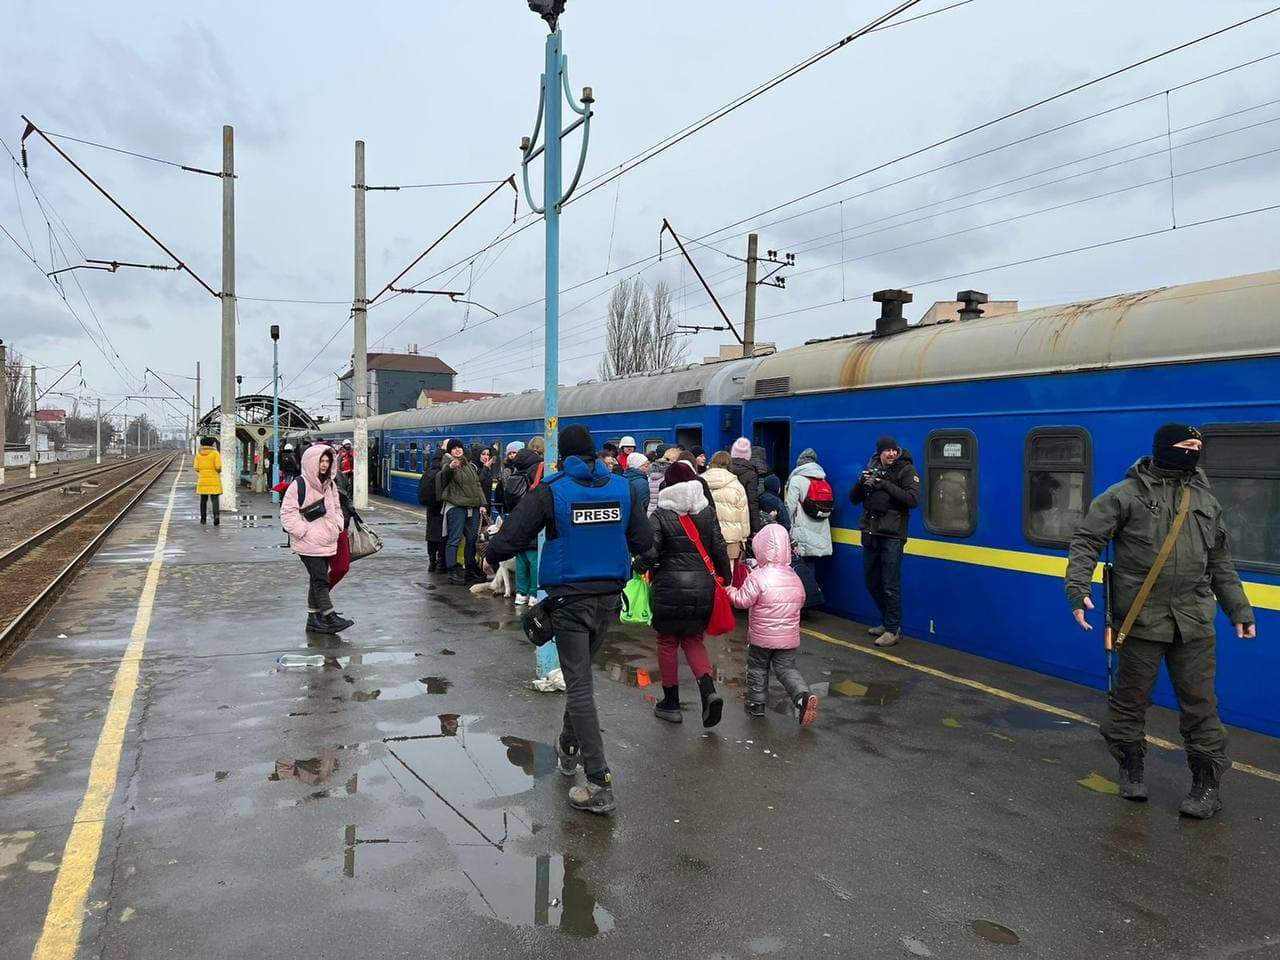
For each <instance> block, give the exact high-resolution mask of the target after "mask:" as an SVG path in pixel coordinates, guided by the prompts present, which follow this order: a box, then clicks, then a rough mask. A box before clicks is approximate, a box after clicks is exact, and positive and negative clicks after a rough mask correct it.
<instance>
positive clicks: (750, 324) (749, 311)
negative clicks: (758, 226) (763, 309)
mask: <svg viewBox="0 0 1280 960" xmlns="http://www.w3.org/2000/svg"><path fill="white" fill-rule="evenodd" d="M759 247H760V235H759V234H757V233H753V234H750V235H748V236H747V305H746V309H745V312H744V313H743V317H742V355H743V356H744V357H751V356H754V355H755V352H756V286H757V284H756V254H757V251H758V250H759Z"/></svg>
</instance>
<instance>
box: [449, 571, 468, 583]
mask: <svg viewBox="0 0 1280 960" xmlns="http://www.w3.org/2000/svg"><path fill="white" fill-rule="evenodd" d="M449 582H450V583H452V584H453V585H454V586H456V587H461V586H464V585H465V584H466V582H467V571H466V570H464V569H463V568H462V567H450V568H449Z"/></svg>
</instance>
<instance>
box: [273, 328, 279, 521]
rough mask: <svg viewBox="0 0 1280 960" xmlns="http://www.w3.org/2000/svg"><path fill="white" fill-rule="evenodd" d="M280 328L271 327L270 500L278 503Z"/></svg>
mask: <svg viewBox="0 0 1280 960" xmlns="http://www.w3.org/2000/svg"><path fill="white" fill-rule="evenodd" d="M279 483H280V328H279V327H278V326H275V325H272V327H271V502H272V503H279V502H280V494H278V493H276V489H275V488H276V485H277V484H279Z"/></svg>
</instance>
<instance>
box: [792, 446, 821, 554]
mask: <svg viewBox="0 0 1280 960" xmlns="http://www.w3.org/2000/svg"><path fill="white" fill-rule="evenodd" d="M815 478H816V479H821V480H825V479H826V478H827V473H826V471H825V470H823V469H822V466H821V464H819V463H818V454H817V452H816V451H815V450H814V449H813V448H812V447H808V448H806V449H805V450H804V451H802V452H801V454H800V456H799V457H798V458H797V459H796V468H795V469H794V470H793V471H791V476H790V477H789V478H788V479H787V490H786V495H785V496H784V498H783V499H784V501H785V502H786V505H787V510H788V511H789V512H790V513H791V539H792V541H793V542H794V543H795V545H796V549H795V553H796V556H797V557H803V558H805V559H806V560H807V561H811V560H812V559H813V558H814V557H829V556H831V521H830V520H818V519H815V518H814V517H811V516H809V514H808V513H806V512H805V510H804V508H803V507H802V506H801V504H802V503H804V498H805V497H806V496H808V495H809V481H810V480H811V479H815Z"/></svg>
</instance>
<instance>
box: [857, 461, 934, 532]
mask: <svg viewBox="0 0 1280 960" xmlns="http://www.w3.org/2000/svg"><path fill="white" fill-rule="evenodd" d="M867 470H869V471H871V472H872V474H873V476H872V477H870V478H867V477H865V476H862V475H859V477H858V479H857V481H856V482H855V483H854V485H853V489H851V490H850V491H849V499H850V501H852V502H853V503H854V505H858V504H861V505H862V520H861V522H859V524H858V527H859V529H860V530H862V532H863V533H872V534H879V535H880V536H884V537H894V538H896V539H898V540H905V539H907V513H908V512H909V511H910V510H911V509H912V508H913V507H915V505H916V504H917V503H919V502H920V476H919V475H918V474H917V473H916V465H915V464H914V463H913V462H912V460H911V452H910V451H909V450H903V451H902V453H901V454H900V455H899V456H898V459H897V460H895V461H894V464H893V466H891V467H882V466H881V465H880V458H879V457H878V456H875V457H872V458H871V460H870V461H869V462H868V463H867Z"/></svg>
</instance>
